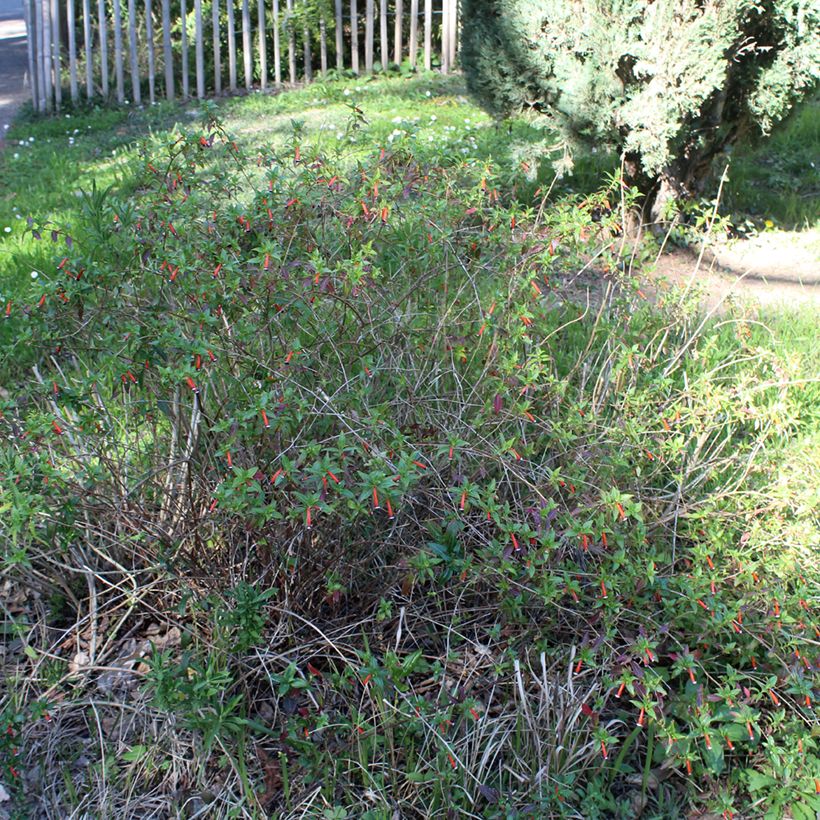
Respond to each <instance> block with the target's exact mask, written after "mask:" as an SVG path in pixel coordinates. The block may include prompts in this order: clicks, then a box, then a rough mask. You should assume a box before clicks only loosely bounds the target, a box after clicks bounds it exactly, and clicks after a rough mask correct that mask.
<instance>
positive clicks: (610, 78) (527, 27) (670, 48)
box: [461, 0, 820, 217]
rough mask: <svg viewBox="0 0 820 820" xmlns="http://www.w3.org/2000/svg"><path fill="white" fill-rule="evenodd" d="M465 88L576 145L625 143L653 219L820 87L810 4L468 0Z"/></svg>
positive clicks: (815, 14) (819, 33) (816, 26)
mask: <svg viewBox="0 0 820 820" xmlns="http://www.w3.org/2000/svg"><path fill="white" fill-rule="evenodd" d="M463 20H464V24H463V25H464V38H463V47H462V53H461V60H462V64H463V66H464V69H465V73H466V76H467V81H468V84H469V86H470V88H471V90H472V91H473V92H474V93H475V94H476V95H477V97H478V98H479V100H480V101H481V102H482V103H483V104H484V105H485V106H487V107H488V108H489V109H491V110H492V111H494V112H495V113H497V114H499V115H505V114H509V113H512V112H518V111H521V110H525V109H529V110H531V111H533V112H536V113H538V114H542V115H543V116H544V117H545V119H546V123H547V124H548V125H549V126H550V127H554V128H556V129H557V130H558V131H559V133H560V134H561V136H562V138H563V140H564V141H565V142H566V143H567V144H569V145H570V146H572V145H576V146H577V145H579V144H586V145H587V146H598V147H600V146H602V145H607V146H611V147H614V148H616V149H617V150H618V151H619V152H623V155H624V158H625V170H626V171H627V174H628V176H629V177H631V179H632V180H633V181H634V182H635V183H636V184H638V185H639V187H640V188H641V190H642V191H643V192H644V193H645V194H647V195H648V196H649V204H650V205H651V206H652V212H653V214H654V215H655V216H656V217H659V216H660V215H661V214H662V212H663V208H664V206H665V204H666V202H668V201H669V199H670V198H677V197H680V196H681V195H684V194H687V193H688V194H692V193H697V192H699V191H700V189H701V186H702V184H703V182H704V180H705V179H706V178H708V175H709V172H710V169H711V166H712V163H713V160H714V159H715V157H717V156H718V155H719V154H720V153H721V152H722V151H723V150H724V149H726V148H727V147H729V146H730V145H731V144H732V143H734V142H736V141H737V140H740V139H744V138H749V137H755V136H766V135H768V134H769V133H771V131H772V129H773V128H774V127H775V126H776V125H777V123H779V122H781V121H782V120H783V119H784V118H785V117H787V116H788V115H789V113H790V112H791V111H793V110H794V108H795V106H797V105H798V104H799V103H800V101H801V100H803V99H805V98H806V97H807V96H809V95H810V94H811V93H812V92H813V90H814V89H815V88H816V87H817V82H818V78H819V77H820V11H818V6H817V4H816V3H814V2H811V0H797V2H793V1H792V0H769V1H768V2H756V0H684V2H677V1H676V2H671V0H658V1H657V2H652V0H625V1H624V2H621V1H620V0H619V2H597V0H575V1H574V2H564V0H465V3H464V17H463Z"/></svg>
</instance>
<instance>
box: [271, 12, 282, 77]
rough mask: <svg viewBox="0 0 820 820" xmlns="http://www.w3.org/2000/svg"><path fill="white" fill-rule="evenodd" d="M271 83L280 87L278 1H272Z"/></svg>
mask: <svg viewBox="0 0 820 820" xmlns="http://www.w3.org/2000/svg"><path fill="white" fill-rule="evenodd" d="M273 81H274V83H275V84H276V87H277V88H279V87H280V86H281V85H282V43H281V41H280V39H279V0H273Z"/></svg>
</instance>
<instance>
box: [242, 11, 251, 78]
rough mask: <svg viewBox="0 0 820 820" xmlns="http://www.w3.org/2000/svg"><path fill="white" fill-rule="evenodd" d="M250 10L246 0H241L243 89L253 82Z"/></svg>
mask: <svg viewBox="0 0 820 820" xmlns="http://www.w3.org/2000/svg"><path fill="white" fill-rule="evenodd" d="M252 56H253V55H252V54H251V10H250V7H249V6H248V0H242V58H243V60H244V63H245V89H246V90H247V91H250V90H251V85H252V83H253V73H252V70H253V68H252V63H251V58H252Z"/></svg>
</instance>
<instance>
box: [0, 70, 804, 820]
mask: <svg viewBox="0 0 820 820" xmlns="http://www.w3.org/2000/svg"><path fill="white" fill-rule="evenodd" d="M376 87H378V86H376ZM386 87H387V88H390V86H386ZM382 88H383V89H384V88H385V86H382ZM344 89H345V86H342V85H338V86H334V87H333V88H332V89H330V91H329V92H328V93H329V95H333V96H332V99H334V100H337V102H335V103H334V104H337V105H338V106H339V114H341V113H342V112H343V113H344V117H343V118H341V119H339V120H337V121H336V128H337V130H334V131H333V132H332V134H331V132H330V131H329V130H325V131H319V130H318V128H315V129H311V128H308V127H305V126H304V125H302V124H300V123H298V122H297V123H296V124H293V123H287V124H285V123H283V122H281V121H280V122H278V123H277V126H281V129H280V133H279V137H278V139H277V140H275V141H270V140H266V138H264V137H262V136H259V135H256V134H251V135H249V136H248V137H247V138H243V136H242V135H235V134H233V133H231V132H230V131H229V130H227V129H226V126H225V123H224V122H222V121H221V120H220V118H219V117H218V116H217V111H216V109H209V108H205V109H203V110H202V111H201V114H203V115H204V118H203V119H202V120H197V121H196V122H191V123H190V124H189V125H187V126H183V127H178V128H176V129H175V130H173V131H172V132H170V134H169V133H168V132H166V131H164V130H163V131H160V130H159V129H158V130H157V133H156V134H154V135H149V136H148V137H147V138H146V139H143V140H142V141H140V142H138V143H135V144H134V145H130V144H129V145H127V146H126V147H125V148H124V158H123V160H122V166H121V169H120V171H118V173H120V177H119V179H116V178H115V177H113V173H114V171H113V169H112V170H111V173H112V177H111V178H110V179H111V181H115V182H116V185H115V187H113V188H109V187H108V185H107V184H106V182H107V180H101V181H100V183H99V184H98V185H97V187H96V189H94V188H92V187H91V186H90V185H88V184H86V185H84V186H82V187H83V188H84V190H85V193H84V194H83V195H81V196H79V197H76V196H74V195H73V194H71V196H70V197H69V196H66V198H65V203H66V204H65V208H66V211H65V213H64V214H62V215H61V214H60V213H59V212H58V213H56V214H55V213H54V212H49V211H48V210H46V209H45V208H42V209H40V210H39V211H38V212H33V211H30V212H29V213H26V214H25V215H24V216H23V219H21V220H17V222H19V223H21V225H20V227H19V228H17V230H16V231H15V233H14V237H13V241H14V242H17V243H19V244H18V245H17V246H16V251H15V254H14V256H13V257H12V259H13V263H12V264H13V266H15V267H13V268H12V272H11V274H10V275H8V274H7V280H8V282H11V284H9V283H8V282H7V281H6V280H4V282H3V285H2V287H4V288H9V293H10V294H13V298H8V299H6V300H5V301H4V308H3V310H4V313H5V312H7V313H8V318H7V319H4V320H3V328H2V331H3V333H4V336H3V342H4V361H3V364H2V368H3V370H2V372H3V373H4V374H9V375H8V376H7V377H6V380H5V382H4V384H5V385H8V387H6V388H4V389H5V391H6V392H5V393H4V394H3V395H2V398H0V402H2V403H1V404H0V411H2V418H0V425H1V426H2V432H3V445H2V448H1V449H0V512H1V513H2V515H1V516H0V520H1V521H2V524H0V527H1V528H2V529H0V533H2V548H3V568H4V576H5V580H4V588H3V598H2V605H3V611H4V627H5V630H6V636H7V640H6V652H5V655H4V658H5V665H4V673H5V676H6V684H7V685H6V690H5V693H4V695H3V700H2V714H3V725H4V726H5V727H7V728H6V733H5V735H4V736H3V740H2V742H0V755H1V756H2V758H1V759H0V765H1V766H2V767H3V768H2V775H1V776H0V782H2V783H3V785H4V787H5V788H6V789H8V790H9V792H10V795H11V796H12V798H13V801H14V802H13V804H12V805H13V806H14V807H15V810H16V811H17V812H18V815H19V816H32V815H36V814H37V813H38V812H39V813H42V814H45V815H59V814H64V813H69V812H75V813H78V814H82V813H87V814H91V815H94V816H96V815H100V816H107V815H108V814H114V813H120V814H125V815H131V814H134V815H136V814H139V813H143V814H147V815H150V814H151V813H152V812H153V813H154V814H162V813H163V812H169V813H171V814H175V813H178V814H180V815H182V816H194V815H197V814H199V816H203V815H206V816H268V815H274V816H285V817H288V816H311V817H373V818H377V817H392V816H394V814H395V812H398V813H399V816H408V817H416V816H417V817H427V816H466V817H470V816H473V817H528V816H537V817H613V816H615V817H635V816H637V815H640V814H642V815H643V816H647V817H649V816H655V817H675V816H686V815H688V814H689V813H690V812H691V811H692V810H693V809H695V810H697V811H701V812H705V811H710V812H714V813H717V814H718V815H721V814H722V815H723V816H725V817H730V816H737V817H740V816H748V817H754V816H764V815H768V816H771V817H779V816H792V817H798V818H801V817H811V816H813V814H814V813H815V812H816V811H817V810H818V809H820V803H818V797H817V792H818V789H820V784H818V782H817V780H816V778H817V777H818V776H820V752H818V724H817V711H816V700H817V697H818V692H817V684H816V680H817V665H818V657H817V650H816V646H817V641H818V639H820V634H818V619H817V615H816V609H817V605H818V601H817V589H818V588H820V587H819V586H818V582H820V577H818V576H820V571H818V565H817V556H816V549H817V544H818V543H820V538H818V529H819V527H818V520H817V514H816V510H817V489H816V488H817V482H816V465H815V464H814V462H813V455H812V454H813V452H815V451H816V449H817V445H818V443H820V441H819V439H820V433H818V407H819V406H820V404H818V398H820V395H819V394H820V388H818V384H817V366H818V350H817V342H816V339H815V334H814V327H813V321H814V320H813V317H812V316H810V315H809V314H799V313H798V314H795V315H780V316H771V317H768V316H755V315H753V314H751V313H748V312H744V311H743V310H739V311H737V312H735V313H730V314H727V315H725V316H723V317H721V318H720V319H719V320H711V321H710V320H704V319H703V317H702V316H701V314H700V313H699V311H698V309H697V300H696V299H690V298H689V297H688V296H687V297H684V296H683V295H682V294H678V293H674V292H671V293H668V294H666V295H664V296H662V297H660V298H659V300H658V302H657V303H656V304H653V303H652V302H650V300H648V299H647V298H646V295H645V293H644V291H643V290H642V287H643V284H642V283H641V282H639V281H637V280H633V278H632V274H631V272H630V266H629V259H630V255H631V249H630V247H629V245H627V244H625V243H623V239H622V237H620V236H619V234H620V232H621V231H620V221H621V215H622V214H623V213H624V211H625V210H626V209H627V208H628V207H629V204H630V202H631V198H632V197H633V196H634V192H633V191H630V190H629V189H628V188H625V187H624V186H623V185H622V183H621V180H620V179H619V177H618V176H617V174H613V175H611V176H610V178H609V179H608V180H604V181H603V182H602V184H601V187H600V189H599V190H593V191H589V190H587V191H585V192H584V193H583V194H576V195H571V194H566V195H564V196H562V197H560V198H555V197H552V196H551V195H550V196H547V193H548V191H547V190H541V191H540V192H539V193H538V194H537V195H536V194H535V189H534V188H533V187H530V188H529V189H528V194H527V197H526V198H525V196H524V195H523V194H522V193H521V192H522V191H523V190H525V186H524V183H523V182H522V183H521V184H520V185H519V186H518V188H517V189H516V192H515V193H516V195H513V193H514V191H513V189H514V188H515V186H516V178H515V177H514V175H513V170H512V164H511V163H510V162H506V164H505V163H502V162H496V161H494V160H493V159H491V158H490V157H489V156H482V155H481V152H480V151H478V150H475V149H473V150H471V149H470V141H469V138H467V139H465V134H464V132H463V131H462V132H461V133H460V134H459V139H458V140H456V139H453V143H454V144H453V146H452V147H451V149H450V150H446V151H445V150H442V149H441V147H440V146H439V147H438V148H436V147H435V146H433V144H432V143H427V142H426V141H425V140H423V139H419V136H418V135H417V136H415V138H414V137H413V135H412V134H411V132H410V129H407V128H401V127H397V126H400V125H401V123H390V120H389V118H385V117H382V118H381V119H380V120H379V121H378V122H375V123H374V122H372V121H371V120H373V119H375V118H374V117H372V115H370V113H369V110H368V106H367V104H363V103H361V102H360V101H356V100H354V102H356V105H357V106H358V110H357V108H356V107H354V108H349V107H348V106H347V105H346V104H345V102H344V100H345V99H346V98H347V97H348V96H349V95H345V94H344ZM427 90H430V89H429V88H427V89H424V88H422V89H420V90H418V91H417V93H418V99H417V104H418V105H420V106H426V105H428V103H426V102H424V100H427V99H428V98H427V96H426V91H427ZM299 93H300V94H304V93H307V94H315V93H316V92H315V91H314V90H313V89H308V90H307V91H306V92H299ZM371 93H372V92H371ZM432 96H433V95H432V94H431V98H432ZM304 100H305V98H304V97H297V98H296V101H295V102H294V100H293V99H292V98H283V99H281V100H279V101H278V103H273V102H268V101H266V100H264V99H262V98H252V99H250V100H248V101H247V102H232V103H229V104H228V105H227V106H226V113H227V114H228V116H230V115H231V113H230V112H231V110H232V107H233V106H236V109H235V111H237V112H240V113H238V114H235V116H241V111H242V110H243V106H247V108H246V109H244V110H246V111H248V112H250V113H249V114H247V117H248V119H249V120H252V119H254V117H255V116H257V115H256V114H255V112H256V111H258V110H259V109H264V108H265V106H266V105H269V104H270V105H273V104H276V105H280V106H282V107H283V108H284V109H285V111H286V112H287V113H288V114H290V112H291V110H293V109H296V110H301V111H303V112H304V108H305V106H304ZM382 104H383V105H384V106H385V107H386V105H387V104H386V103H384V102H383V103H382ZM441 108H442V109H444V108H446V106H445V105H442V106H441ZM454 108H455V110H458V108H457V106H454ZM382 110H383V109H382ZM450 113H451V114H452V110H451V111H450ZM97 116H99V115H97ZM110 116H112V118H113V117H114V115H110ZM137 116H141V115H137ZM156 116H157V117H161V116H162V112H157V115H156ZM413 116H415V114H414V115H413ZM462 119H463V117H462ZM154 122H160V120H159V119H158V120H155V121H154ZM143 124H144V121H143ZM61 125H62V123H61ZM43 127H46V126H43ZM51 127H53V128H56V125H55V123H54V122H52V123H51ZM448 127H455V126H448ZM402 131H403V132H404V133H401V132H402ZM447 133H452V132H447ZM337 135H340V136H337ZM121 136H127V135H121ZM467 136H469V132H467ZM473 136H474V138H475V140H476V143H478V140H479V139H480V136H481V135H479V136H475V135H473ZM391 137H392V138H391ZM114 139H117V137H116V135H115V136H114ZM456 143H457V144H456ZM427 145H431V146H432V147H431V148H430V149H427V148H426V146H427ZM493 145H496V143H493ZM462 147H467V148H468V151H467V153H462V151H461V148H462ZM32 150H33V149H32ZM118 150H119V148H118ZM4 161H5V162H9V160H8V159H5V160H4ZM12 161H13V158H12ZM55 161H56V160H55ZM105 162H106V163H109V162H110V160H108V159H106V160H105ZM9 167H13V166H12V165H11V163H10V164H9ZM519 170H521V169H519ZM77 184H80V183H79V182H78V183H77ZM18 190H19V191H21V192H22V191H24V189H23V188H22V187H21V188H20V189H18ZM17 201H18V202H23V201H25V200H24V197H23V196H22V194H21V195H20V196H19V197H18V199H17ZM17 207H18V208H19V207H20V206H19V205H18V206H17ZM65 214H68V215H69V216H68V219H66V216H65ZM28 215H31V216H32V221H31V224H28V223H27V221H26V219H25V216H28ZM68 221H70V227H68V225H66V222H68ZM23 225H25V229H24V228H23ZM51 231H55V236H54V241H52V237H51ZM35 232H38V233H39V235H40V236H41V237H42V238H41V239H40V240H38V239H36V238H35V236H34V233H35ZM622 243H623V244H622ZM26 254H39V255H40V256H39V257H38V258H37V259H36V260H33V258H32V257H31V256H28V257H26ZM21 257H22V260H21ZM30 265H34V266H35V267H36V269H37V273H38V276H37V277H36V278H34V279H32V278H31V277H30V276H29V275H28V272H27V271H26V270H25V268H26V267H28V266H30ZM21 363H23V364H24V365H25V369H23V367H22V366H21Z"/></svg>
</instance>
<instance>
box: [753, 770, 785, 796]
mask: <svg viewBox="0 0 820 820" xmlns="http://www.w3.org/2000/svg"><path fill="white" fill-rule="evenodd" d="M745 774H746V782H747V783H748V784H749V791H750V792H756V791H760V789H765V788H767V787H768V786H776V785H777V781H776V780H775V779H774V778H773V777H770V776H769V775H767V774H763V772H758V771H755V770H754V769H746V772H745Z"/></svg>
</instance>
